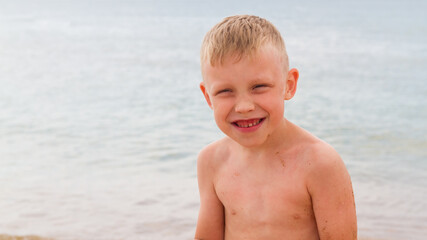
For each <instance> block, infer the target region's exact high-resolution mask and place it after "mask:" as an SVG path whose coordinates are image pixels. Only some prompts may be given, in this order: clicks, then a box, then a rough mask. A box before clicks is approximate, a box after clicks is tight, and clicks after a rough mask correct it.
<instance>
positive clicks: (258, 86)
mask: <svg viewBox="0 0 427 240" xmlns="http://www.w3.org/2000/svg"><path fill="white" fill-rule="evenodd" d="M264 87H268V86H267V84H257V85H255V86H254V87H253V89H260V88H261V89H262V88H264Z"/></svg>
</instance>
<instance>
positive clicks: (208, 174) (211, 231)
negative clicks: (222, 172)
mask: <svg viewBox="0 0 427 240" xmlns="http://www.w3.org/2000/svg"><path fill="white" fill-rule="evenodd" d="M212 156H213V154H212V150H209V148H205V149H203V150H202V151H201V152H200V154H199V157H198V159H197V178H198V183H199V192H200V210H199V218H198V220H197V227H196V234H195V239H200V240H223V239H224V207H223V205H222V203H221V201H220V200H219V199H218V196H217V195H216V192H215V188H214V185H213V175H214V173H215V167H214V166H213V162H212V161H210V160H211V158H212Z"/></svg>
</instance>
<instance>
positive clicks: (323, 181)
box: [307, 146, 357, 240]
mask: <svg viewBox="0 0 427 240" xmlns="http://www.w3.org/2000/svg"><path fill="white" fill-rule="evenodd" d="M309 166H310V172H309V176H308V181H307V187H308V191H309V192H310V195H311V199H312V204H313V210H314V215H315V218H316V223H317V229H318V232H319V236H320V239H321V240H329V239H330V240H333V239H340V240H356V239H357V220H356V207H355V203H354V195H353V188H352V184H351V180H350V175H349V174H348V172H347V169H346V167H345V165H344V162H343V161H342V160H341V158H340V156H339V155H338V153H337V152H335V150H333V149H332V148H331V147H329V146H328V147H326V148H324V149H322V150H320V151H319V154H318V155H317V156H315V157H314V159H313V161H312V162H311V163H310V165H309Z"/></svg>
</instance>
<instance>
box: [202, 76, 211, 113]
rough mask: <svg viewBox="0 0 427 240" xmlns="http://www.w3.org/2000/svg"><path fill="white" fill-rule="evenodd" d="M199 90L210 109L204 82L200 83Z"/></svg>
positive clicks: (209, 100)
mask: <svg viewBox="0 0 427 240" xmlns="http://www.w3.org/2000/svg"><path fill="white" fill-rule="evenodd" d="M200 90H202V93H203V96H205V99H206V102H207V103H208V105H209V107H210V108H211V109H212V102H211V99H210V97H209V94H208V92H207V91H206V86H205V83H204V82H201V83H200Z"/></svg>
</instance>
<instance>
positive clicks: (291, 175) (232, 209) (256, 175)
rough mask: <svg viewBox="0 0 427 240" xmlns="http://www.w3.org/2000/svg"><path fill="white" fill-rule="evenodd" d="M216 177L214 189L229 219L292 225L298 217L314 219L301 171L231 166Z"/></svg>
mask: <svg viewBox="0 0 427 240" xmlns="http://www.w3.org/2000/svg"><path fill="white" fill-rule="evenodd" d="M216 179H217V180H216V182H215V190H216V193H217V195H218V198H219V199H220V201H221V202H222V203H223V205H224V208H225V216H226V221H228V222H229V223H230V222H232V221H233V219H234V220H238V221H239V222H240V223H239V224H242V223H243V222H242V221H244V222H247V223H249V224H250V225H251V224H254V226H255V225H258V226H259V225H263V224H267V225H268V224H278V225H281V226H291V225H294V223H295V221H296V220H297V221H312V219H313V211H312V206H311V199H310V196H309V194H308V192H307V190H306V187H305V183H304V181H303V180H304V178H303V176H301V174H298V172H292V171H282V170H281V169H272V170H269V171H256V170H255V171H239V170H237V169H236V168H233V167H229V168H223V171H221V172H219V175H218V176H217V178H216Z"/></svg>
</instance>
